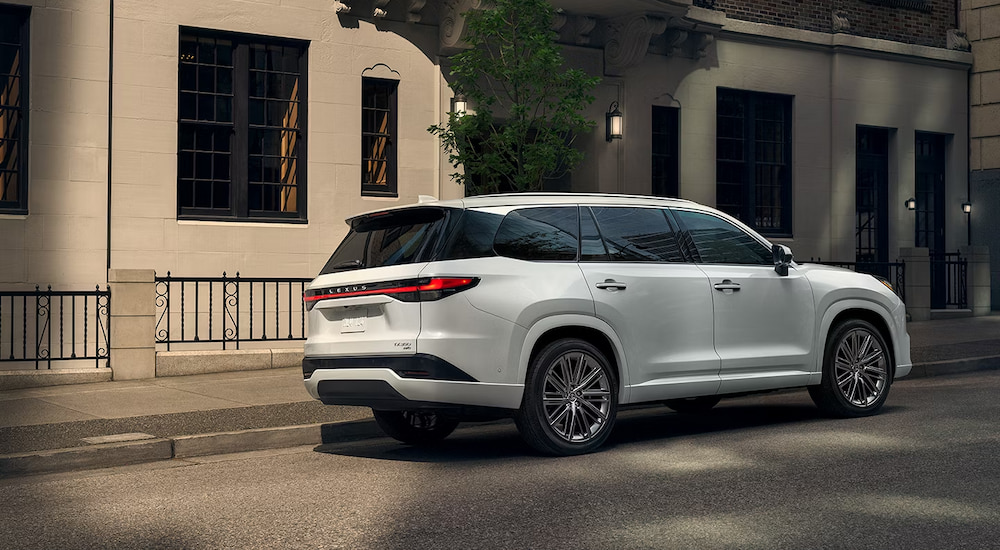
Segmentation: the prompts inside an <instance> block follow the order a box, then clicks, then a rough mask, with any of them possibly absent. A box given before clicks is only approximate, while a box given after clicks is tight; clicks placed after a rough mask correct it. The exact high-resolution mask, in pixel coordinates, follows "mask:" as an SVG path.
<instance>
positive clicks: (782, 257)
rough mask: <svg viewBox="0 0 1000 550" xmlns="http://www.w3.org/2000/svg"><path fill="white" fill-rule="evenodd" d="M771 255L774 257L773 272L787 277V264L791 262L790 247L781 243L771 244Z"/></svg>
mask: <svg viewBox="0 0 1000 550" xmlns="http://www.w3.org/2000/svg"><path fill="white" fill-rule="evenodd" d="M771 255H772V256H773V257H774V272H775V273H777V274H778V275H781V276H782V277H787V276H788V266H789V265H790V264H791V263H792V249H791V248H788V247H787V246H785V245H783V244H775V245H771Z"/></svg>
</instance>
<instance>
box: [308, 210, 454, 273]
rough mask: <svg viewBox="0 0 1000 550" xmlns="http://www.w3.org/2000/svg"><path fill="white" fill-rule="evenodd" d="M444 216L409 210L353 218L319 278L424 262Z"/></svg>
mask: <svg viewBox="0 0 1000 550" xmlns="http://www.w3.org/2000/svg"><path fill="white" fill-rule="evenodd" d="M445 217H446V216H445V211H444V210H443V209H441V208H411V209H405V210H397V211H392V212H385V213H381V212H380V213H376V214H373V215H370V216H365V217H363V218H359V219H356V220H354V221H353V222H352V227H351V231H350V232H349V233H348V234H347V237H345V238H344V240H343V242H341V243H340V246H339V247H337V250H336V252H334V253H333V255H332V256H330V259H329V260H328V261H327V262H326V265H325V266H323V269H322V271H320V275H323V274H326V273H336V272H338V271H349V270H352V269H361V268H369V267H382V266H389V265H402V264H411V263H417V262H422V261H427V259H428V257H429V256H430V253H431V251H432V249H433V246H434V243H435V242H436V241H437V239H438V237H439V236H440V230H441V228H442V227H443V226H444V224H445Z"/></svg>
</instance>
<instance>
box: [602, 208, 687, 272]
mask: <svg viewBox="0 0 1000 550" xmlns="http://www.w3.org/2000/svg"><path fill="white" fill-rule="evenodd" d="M593 212H594V215H595V216H596V217H597V225H598V226H599V227H600V229H601V235H603V236H604V243H605V245H607V247H608V253H609V254H610V255H611V259H612V260H616V261H621V262H683V261H684V257H683V256H682V255H681V250H680V246H679V245H678V243H677V236H676V235H675V233H674V230H673V228H671V227H670V224H669V223H668V222H667V218H666V216H665V215H664V213H663V211H662V210H657V209H654V208H628V207H617V206H608V207H595V208H593Z"/></svg>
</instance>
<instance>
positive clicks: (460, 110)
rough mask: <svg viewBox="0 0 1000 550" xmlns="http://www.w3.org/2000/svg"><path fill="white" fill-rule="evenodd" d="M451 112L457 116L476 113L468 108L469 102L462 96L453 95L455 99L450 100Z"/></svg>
mask: <svg viewBox="0 0 1000 550" xmlns="http://www.w3.org/2000/svg"><path fill="white" fill-rule="evenodd" d="M451 112H453V113H455V114H456V115H458V116H465V115H474V114H476V112H475V111H473V110H472V109H471V108H470V107H469V100H468V99H466V97H465V95H463V94H455V97H453V98H451Z"/></svg>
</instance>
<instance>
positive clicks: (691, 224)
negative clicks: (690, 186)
mask: <svg viewBox="0 0 1000 550" xmlns="http://www.w3.org/2000/svg"><path fill="white" fill-rule="evenodd" d="M674 215H676V216H677V217H678V219H680V221H681V223H682V224H683V225H684V229H685V230H686V231H687V234H688V235H690V237H691V241H692V244H693V245H694V248H695V253H696V255H697V257H696V258H695V261H697V262H699V263H706V264H750V265H771V264H772V263H773V259H772V257H771V251H770V250H768V249H767V247H766V246H764V245H763V244H761V243H760V242H758V241H757V240H756V239H754V238H753V237H751V236H750V235H748V234H747V233H746V232H745V231H743V230H742V229H740V228H739V227H736V226H735V225H733V224H731V223H729V222H728V221H726V220H723V219H722V218H717V217H715V216H712V215H710V214H704V213H701V212H686V211H683V210H676V211H674Z"/></svg>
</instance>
